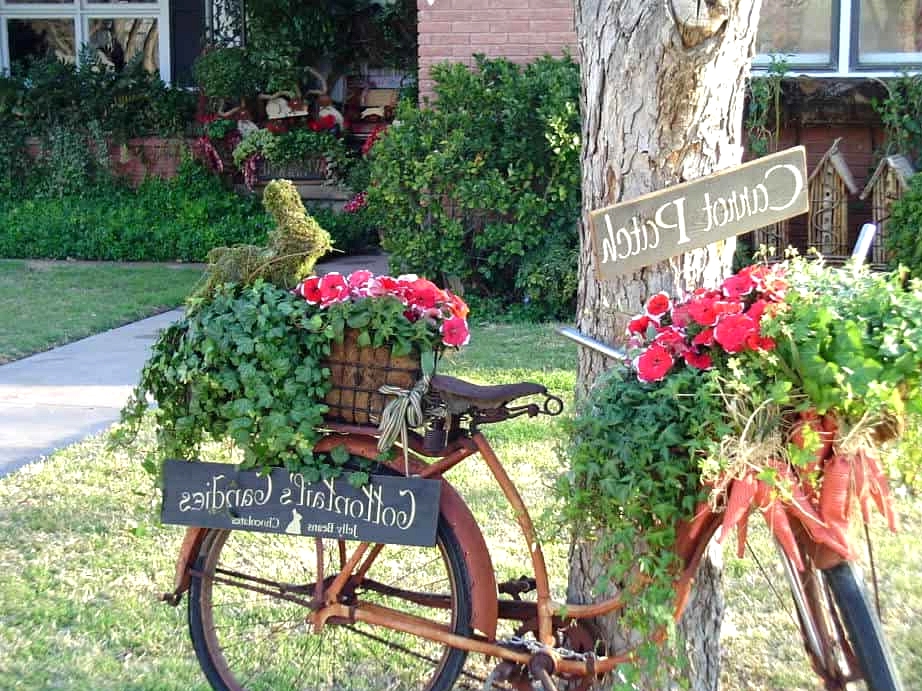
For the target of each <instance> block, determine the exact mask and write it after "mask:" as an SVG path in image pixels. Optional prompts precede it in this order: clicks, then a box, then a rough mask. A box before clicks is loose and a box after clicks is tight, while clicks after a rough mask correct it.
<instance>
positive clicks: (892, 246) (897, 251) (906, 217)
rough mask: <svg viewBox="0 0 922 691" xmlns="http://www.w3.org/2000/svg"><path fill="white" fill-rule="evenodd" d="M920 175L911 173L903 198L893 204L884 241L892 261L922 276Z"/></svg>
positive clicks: (921, 196)
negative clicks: (911, 176)
mask: <svg viewBox="0 0 922 691" xmlns="http://www.w3.org/2000/svg"><path fill="white" fill-rule="evenodd" d="M920 228H922V175H918V174H917V175H914V176H913V178H912V180H911V181H910V184H909V189H908V190H906V194H904V195H903V197H902V199H899V200H897V201H896V202H894V204H893V208H892V210H891V212H890V220H889V221H888V222H887V235H886V237H885V238H884V243H885V244H886V247H887V254H888V256H890V258H891V263H892V264H894V265H902V266H906V267H908V269H909V271H910V272H912V274H913V276H916V277H922V243H920V242H919V229H920Z"/></svg>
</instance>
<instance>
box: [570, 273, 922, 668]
mask: <svg viewBox="0 0 922 691" xmlns="http://www.w3.org/2000/svg"><path fill="white" fill-rule="evenodd" d="M628 331H629V338H630V341H629V349H630V359H628V360H626V361H625V362H622V363H620V364H619V366H617V367H616V368H615V369H614V370H613V371H612V372H611V373H610V374H609V375H608V376H607V377H606V378H605V379H604V380H603V381H601V382H599V384H598V385H597V386H596V387H595V389H594V391H593V392H592V393H591V395H590V396H589V398H588V400H587V402H586V404H585V406H584V408H583V410H582V413H581V414H580V415H578V416H577V418H576V419H575V421H574V422H573V425H572V429H571V432H572V435H573V436H572V438H573V443H572V446H571V448H570V454H569V457H570V464H571V471H570V473H569V474H568V475H567V476H565V477H564V478H563V479H562V481H561V484H560V489H561V491H562V494H563V496H564V497H565V499H566V511H567V512H568V513H569V515H570V517H571V518H572V519H573V520H574V521H576V522H578V523H579V524H580V526H581V528H582V529H583V532H586V531H587V530H589V531H591V530H592V529H593V528H597V529H598V530H599V532H600V533H601V534H602V535H604V536H605V537H604V538H603V539H602V540H601V541H600V544H599V548H600V549H603V550H605V554H606V561H607V564H608V573H607V574H606V576H607V577H608V579H610V581H611V582H615V583H620V584H621V585H622V586H623V588H624V590H625V591H626V592H627V593H628V594H629V597H631V598H633V602H634V605H635V606H634V607H632V608H630V609H629V610H628V613H627V614H626V625H627V626H629V627H632V628H634V627H636V629H637V630H639V631H647V632H652V631H655V630H657V627H661V626H663V627H670V626H671V625H672V621H671V617H672V612H673V607H672V603H673V598H674V597H675V592H674V591H673V584H674V582H675V581H676V579H677V578H678V577H679V572H678V569H679V567H680V563H681V562H680V559H679V558H678V556H677V555H678V554H682V553H686V551H687V548H688V546H689V544H690V543H691V542H693V541H694V540H695V539H696V534H697V532H696V531H700V530H702V526H704V525H705V524H707V522H708V521H711V525H713V516H714V514H722V524H723V525H722V530H721V532H720V540H724V539H725V538H726V537H727V535H728V534H729V533H730V532H732V529H733V528H734V527H735V528H736V529H737V531H738V538H739V545H740V548H742V546H743V545H744V544H745V537H746V527H747V519H748V517H749V515H750V513H753V512H757V513H761V514H762V515H763V516H764V518H765V520H766V522H767V523H768V526H769V529H770V530H771V532H772V533H773V534H774V536H775V537H776V538H777V540H778V542H779V543H780V545H781V546H782V548H783V549H784V550H785V552H786V553H787V555H788V557H789V558H790V560H791V562H792V563H793V564H794V565H795V566H797V567H799V568H802V567H803V564H802V561H801V556H800V554H799V553H798V549H797V547H796V545H795V541H794V537H793V532H795V531H804V532H805V533H807V534H808V535H809V536H810V537H811V540H812V541H813V542H814V543H815V544H817V545H818V546H819V548H818V551H817V553H816V554H814V555H812V557H813V559H814V562H815V563H816V564H817V565H818V566H819V567H820V568H823V567H824V563H830V564H831V563H835V562H836V561H837V560H838V559H842V558H845V559H850V558H853V552H854V548H853V545H852V544H851V542H850V539H849V534H848V524H849V520H850V518H851V517H852V514H853V513H854V508H855V506H857V507H859V508H860V510H861V516H862V518H863V519H864V520H865V521H867V520H868V519H869V512H870V510H871V509H874V508H876V509H878V510H879V511H880V512H881V513H882V514H883V515H884V516H885V518H886V520H887V522H888V525H889V527H890V528H891V529H894V530H895V529H896V527H897V520H896V515H895V513H894V511H893V507H892V506H891V504H890V500H889V490H888V477H887V472H886V469H885V468H884V467H883V464H882V463H881V461H880V460H879V459H880V455H879V449H880V446H881V445H882V444H883V443H885V442H886V441H887V440H889V439H892V438H893V437H895V436H896V435H898V434H899V431H900V429H901V426H902V424H903V421H904V420H905V419H906V418H907V417H909V416H918V415H919V413H920V412H922V392H920V388H919V383H920V381H919V380H920V375H922V349H920V348H919V343H920V342H922V340H920V339H922V283H920V282H919V281H915V280H913V281H907V280H906V276H905V275H904V274H903V273H900V272H894V273H887V274H883V273H872V272H869V271H867V270H863V269H862V270H859V269H857V268H852V267H845V268H833V267H828V266H825V265H824V264H823V263H822V262H807V261H806V260H804V259H802V258H794V259H791V260H790V261H787V262H784V263H780V264H775V265H772V266H767V265H762V264H758V265H754V266H750V267H747V268H745V269H743V270H741V271H740V272H739V273H737V274H735V275H733V276H731V277H729V278H727V279H726V280H724V281H723V282H722V283H721V284H720V285H719V286H717V287H716V288H714V289H699V290H696V291H694V292H693V293H691V294H690V295H685V296H681V297H679V298H678V299H674V298H673V297H671V296H668V295H666V294H665V293H659V294H657V295H654V296H653V297H651V298H650V299H649V300H648V301H647V303H646V309H645V311H644V313H643V314H641V315H638V316H636V317H635V318H634V319H632V320H631V321H630V323H629V327H628ZM636 564H641V565H642V566H641V569H640V570H638V569H637V568H636ZM651 659H652V658H651Z"/></svg>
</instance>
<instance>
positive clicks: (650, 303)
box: [646, 293, 672, 322]
mask: <svg viewBox="0 0 922 691" xmlns="http://www.w3.org/2000/svg"><path fill="white" fill-rule="evenodd" d="M670 307H672V301H671V300H670V299H669V296H668V295H666V293H657V294H656V295H654V296H653V297H651V298H650V299H649V300H647V306H646V314H647V316H648V317H650V318H651V319H655V320H656V321H657V322H659V321H660V320H661V319H662V317H663V315H664V314H666V312H668V311H669V308H670Z"/></svg>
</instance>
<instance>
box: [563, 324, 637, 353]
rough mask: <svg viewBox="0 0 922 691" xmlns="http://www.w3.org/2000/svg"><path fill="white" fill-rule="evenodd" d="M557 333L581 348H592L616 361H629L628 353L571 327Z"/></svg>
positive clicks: (564, 327) (565, 327)
mask: <svg viewBox="0 0 922 691" xmlns="http://www.w3.org/2000/svg"><path fill="white" fill-rule="evenodd" d="M557 333H559V334H560V335H561V336H565V337H567V338H569V339H570V340H571V341H576V342H577V343H578V344H580V345H581V346H585V347H587V348H592V349H593V350H594V351H596V352H597V353H601V354H602V355H604V356H606V357H610V358H614V359H615V360H627V359H628V357H627V353H625V352H624V351H623V350H620V349H618V348H615V347H613V346H610V345H607V344H605V343H602V342H601V341H597V340H595V339H594V338H590V337H589V336H587V335H586V334H584V333H582V332H580V331H577V330H576V329H574V328H572V327H570V326H562V327H560V328H559V329H557Z"/></svg>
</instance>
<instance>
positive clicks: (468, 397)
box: [429, 374, 547, 414]
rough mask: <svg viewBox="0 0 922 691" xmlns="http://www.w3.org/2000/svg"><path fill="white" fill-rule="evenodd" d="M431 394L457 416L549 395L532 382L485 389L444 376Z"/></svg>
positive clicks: (433, 384)
mask: <svg viewBox="0 0 922 691" xmlns="http://www.w3.org/2000/svg"><path fill="white" fill-rule="evenodd" d="M429 390H430V391H431V392H433V393H435V394H438V396H439V398H441V399H442V402H443V403H444V404H445V405H446V406H447V407H448V410H449V412H451V413H454V414H461V413H465V412H467V411H468V410H470V409H471V408H480V409H483V410H489V409H494V408H501V407H503V406H504V405H506V404H507V403H509V402H510V401H514V400H515V399H517V398H522V397H524V396H534V395H535V394H546V393H547V389H546V388H545V387H544V386H542V385H541V384H533V383H531V382H520V383H518V384H496V385H493V386H481V385H479V384H472V383H470V382H467V381H464V380H462V379H458V378H456V377H449V376H447V375H444V374H436V375H435V376H434V377H432V380H431V381H430V382H429Z"/></svg>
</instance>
